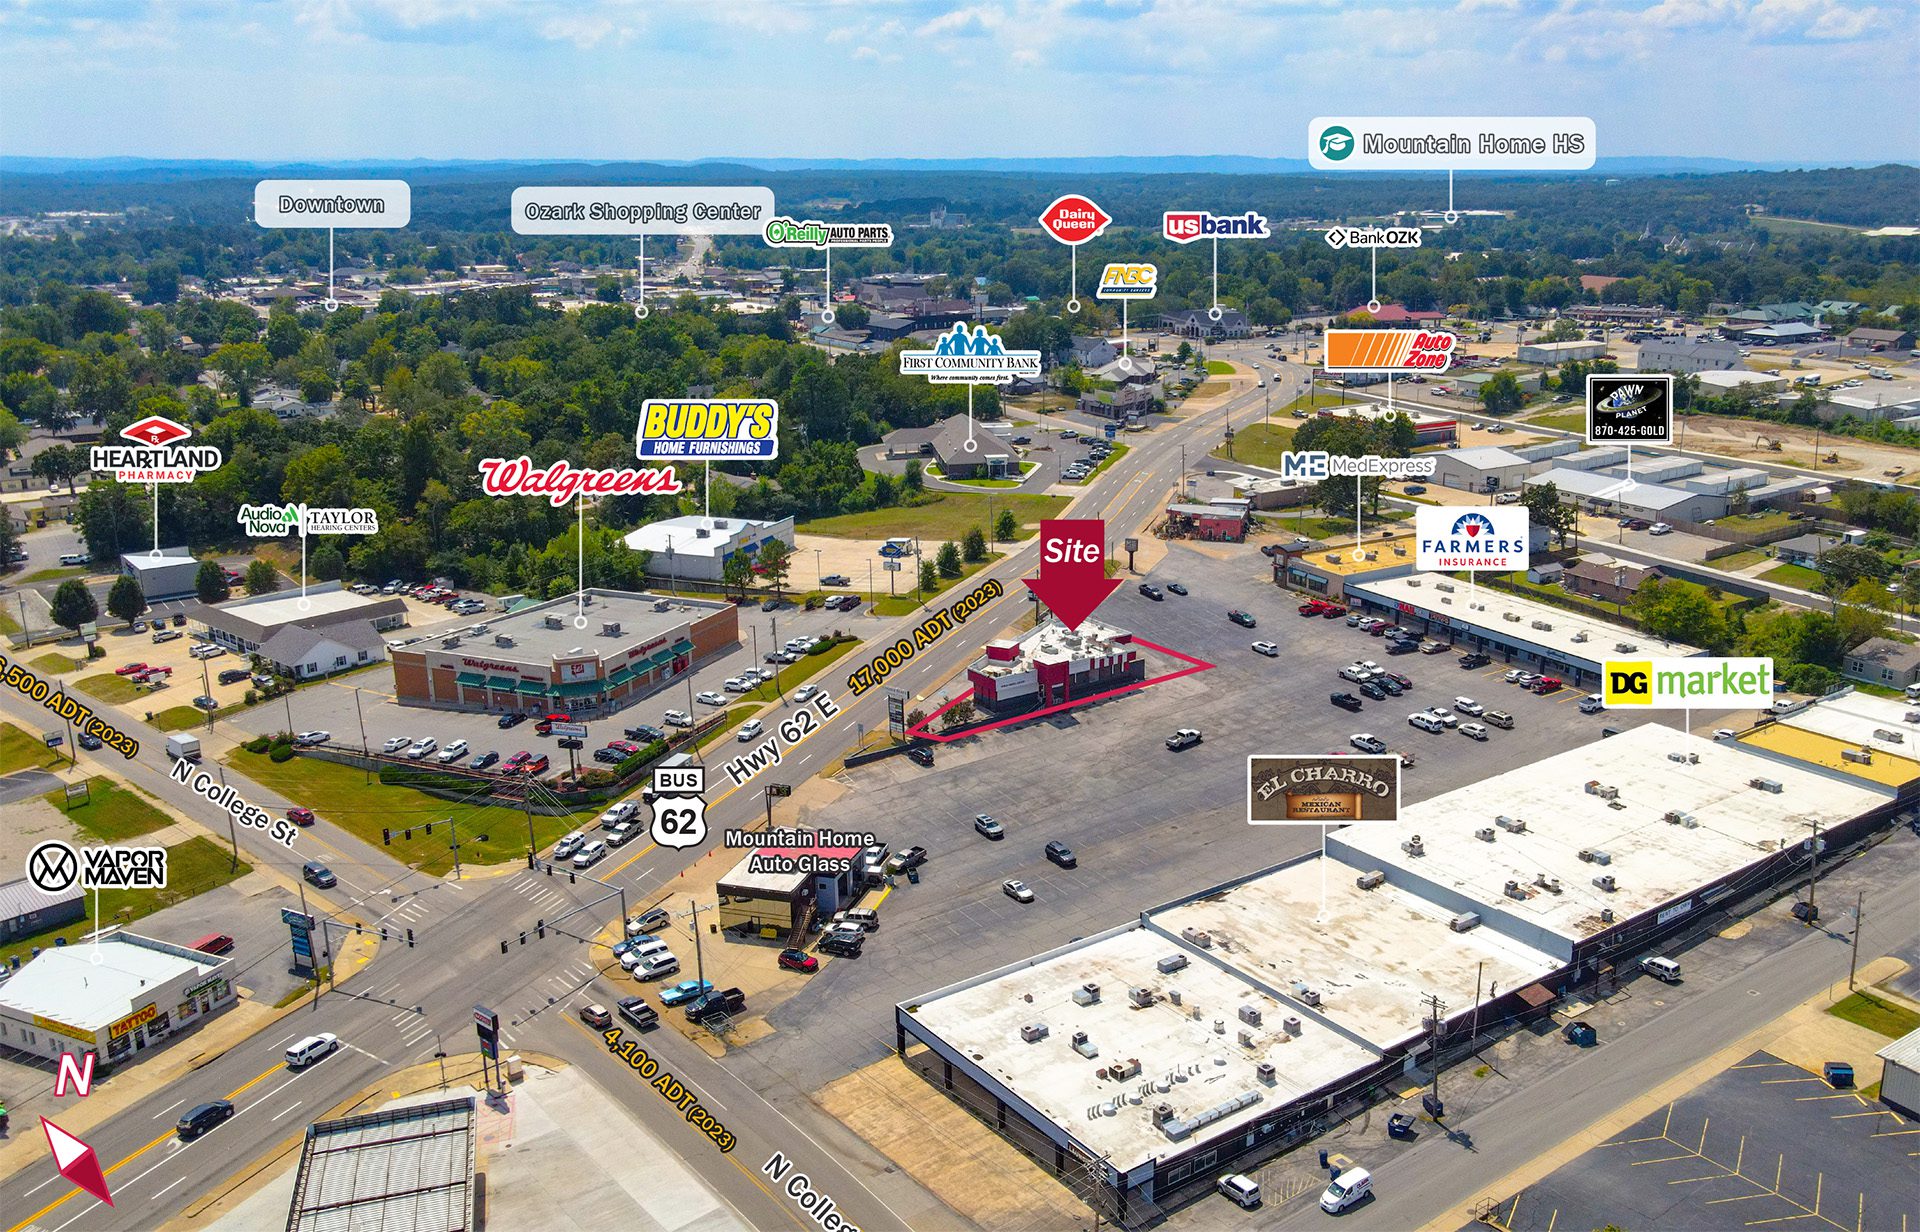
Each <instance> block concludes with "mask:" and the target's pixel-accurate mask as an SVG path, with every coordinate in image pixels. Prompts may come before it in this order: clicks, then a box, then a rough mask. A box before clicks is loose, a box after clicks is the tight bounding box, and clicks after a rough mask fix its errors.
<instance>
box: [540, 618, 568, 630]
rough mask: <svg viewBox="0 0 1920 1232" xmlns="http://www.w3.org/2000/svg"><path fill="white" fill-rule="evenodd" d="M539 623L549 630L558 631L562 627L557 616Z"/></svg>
mask: <svg viewBox="0 0 1920 1232" xmlns="http://www.w3.org/2000/svg"><path fill="white" fill-rule="evenodd" d="M540 623H541V624H542V625H544V626H545V627H546V628H549V629H558V628H562V627H563V625H562V623H561V620H560V618H559V617H558V616H548V617H546V618H544V619H543V620H541V622H540Z"/></svg>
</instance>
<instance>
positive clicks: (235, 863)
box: [216, 766, 307, 911]
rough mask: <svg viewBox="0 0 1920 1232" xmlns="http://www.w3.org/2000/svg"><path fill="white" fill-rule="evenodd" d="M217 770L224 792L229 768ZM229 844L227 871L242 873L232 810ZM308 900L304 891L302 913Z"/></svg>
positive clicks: (228, 820) (230, 811)
mask: <svg viewBox="0 0 1920 1232" xmlns="http://www.w3.org/2000/svg"><path fill="white" fill-rule="evenodd" d="M216 769H217V770H218V771H219V772H220V786H221V788H222V789H223V790H224V789H225V788H226V785H227V768H226V767H225V766H219V767H216ZM227 842H229V843H231V844H232V845H233V859H232V860H231V861H230V862H229V863H228V864H227V871H228V872H230V873H237V872H239V871H240V832H239V831H238V830H236V829H235V828H234V823H233V810H232V809H228V810H227ZM306 899H307V893H306V891H305V890H302V891H301V892H300V910H302V911H305V910H306V909H307V902H306Z"/></svg>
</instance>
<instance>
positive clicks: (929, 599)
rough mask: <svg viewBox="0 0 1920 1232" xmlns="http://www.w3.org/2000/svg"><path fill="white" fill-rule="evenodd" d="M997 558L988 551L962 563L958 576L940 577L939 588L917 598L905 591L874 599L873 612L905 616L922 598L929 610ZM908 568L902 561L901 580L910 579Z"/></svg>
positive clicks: (996, 554)
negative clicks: (975, 561) (982, 556)
mask: <svg viewBox="0 0 1920 1232" xmlns="http://www.w3.org/2000/svg"><path fill="white" fill-rule="evenodd" d="M998 559H999V554H998V553H990V554H989V555H988V557H987V559H986V560H983V561H980V562H979V563H978V564H971V565H968V564H962V565H961V567H960V576H959V577H957V578H949V577H943V578H941V579H940V589H938V590H935V591H932V592H930V593H929V592H922V593H921V595H920V596H919V597H918V598H916V597H915V596H914V594H913V592H912V591H907V592H906V593H904V594H899V595H888V596H887V597H885V598H883V599H876V600H875V601H874V604H873V610H874V612H875V613H877V614H878V615H881V616H906V615H909V614H911V613H913V612H917V611H919V610H920V604H921V601H922V600H925V602H926V604H927V607H928V609H929V610H931V609H932V608H935V607H938V606H939V604H938V603H937V602H936V600H937V599H938V598H939V596H941V595H943V594H945V593H946V592H948V591H950V590H952V589H953V588H954V587H955V586H956V585H958V584H959V583H961V582H964V581H966V580H967V579H968V578H969V577H971V576H973V575H974V574H975V573H977V572H979V571H980V570H981V569H983V568H985V567H986V566H987V565H990V564H992V563H993V562H994V561H995V560H998ZM910 568H912V566H911V565H910V564H907V563H906V562H904V561H903V562H902V568H901V570H900V572H901V574H902V577H901V580H902V581H903V582H904V581H909V580H911V577H910V575H908V574H907V570H908V569H910Z"/></svg>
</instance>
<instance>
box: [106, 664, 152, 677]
mask: <svg viewBox="0 0 1920 1232" xmlns="http://www.w3.org/2000/svg"><path fill="white" fill-rule="evenodd" d="M146 670H147V665H146V664H144V663H125V664H122V665H121V666H119V667H116V668H114V669H113V674H114V675H116V676H131V675H133V674H134V673H135V672H144V671H146Z"/></svg>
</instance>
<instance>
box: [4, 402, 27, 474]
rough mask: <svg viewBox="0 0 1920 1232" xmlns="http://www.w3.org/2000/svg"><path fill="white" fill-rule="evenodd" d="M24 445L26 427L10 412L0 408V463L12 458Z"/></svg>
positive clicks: (25, 441)
mask: <svg viewBox="0 0 1920 1232" xmlns="http://www.w3.org/2000/svg"><path fill="white" fill-rule="evenodd" d="M26 443H27V426H26V425H25V424H23V423H21V422H20V420H19V417H18V416H16V415H15V414H14V413H13V412H12V411H10V410H8V409H7V408H6V407H4V406H0V462H5V461H6V460H7V459H9V458H11V457H13V455H14V454H15V453H17V452H19V449H20V446H22V445H24V444H26Z"/></svg>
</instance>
